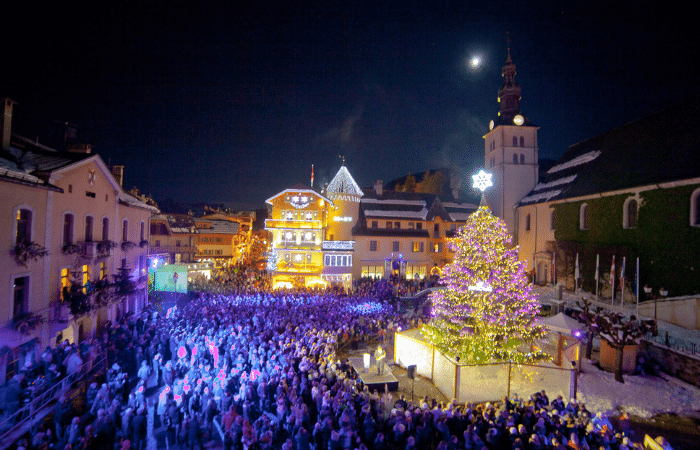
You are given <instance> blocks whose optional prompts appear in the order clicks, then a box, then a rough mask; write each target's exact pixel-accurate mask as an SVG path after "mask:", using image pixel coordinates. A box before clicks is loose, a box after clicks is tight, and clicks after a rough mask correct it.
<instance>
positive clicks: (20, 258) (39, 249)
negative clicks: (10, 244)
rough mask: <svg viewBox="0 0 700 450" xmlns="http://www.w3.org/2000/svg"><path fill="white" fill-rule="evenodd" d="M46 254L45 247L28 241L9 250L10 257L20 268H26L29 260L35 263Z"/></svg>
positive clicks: (47, 252)
mask: <svg viewBox="0 0 700 450" xmlns="http://www.w3.org/2000/svg"><path fill="white" fill-rule="evenodd" d="M48 254H49V251H48V250H46V247H44V246H42V245H39V244H37V243H36V242H30V241H22V242H20V243H18V244H17V245H15V247H14V248H13V249H12V250H10V255H12V256H13V257H14V258H15V262H16V263H17V265H18V266H22V267H27V262H28V261H30V260H31V261H36V260H38V259H39V258H43V257H44V256H47V255H48Z"/></svg>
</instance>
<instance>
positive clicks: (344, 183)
mask: <svg viewBox="0 0 700 450" xmlns="http://www.w3.org/2000/svg"><path fill="white" fill-rule="evenodd" d="M326 193H327V194H329V193H335V194H352V195H358V196H360V197H362V196H363V195H364V193H363V192H362V189H360V186H358V185H357V183H356V182H355V179H354V178H353V177H352V175H350V171H348V169H347V167H345V166H340V169H339V170H338V173H336V174H335V176H334V177H333V179H332V180H331V182H330V183H328V186H327V187H326Z"/></svg>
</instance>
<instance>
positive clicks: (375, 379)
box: [350, 356, 399, 394]
mask: <svg viewBox="0 0 700 450" xmlns="http://www.w3.org/2000/svg"><path fill="white" fill-rule="evenodd" d="M350 364H351V365H352V368H353V369H355V372H357V375H359V377H360V379H361V380H362V382H363V383H364V384H365V386H367V388H369V391H370V392H374V390H375V389H376V390H377V392H379V393H380V394H381V393H382V392H384V385H385V384H386V385H387V386H388V387H389V390H390V391H398V390H399V380H398V379H397V378H396V377H395V376H394V374H393V373H391V367H390V366H389V365H388V364H386V363H385V364H384V373H383V374H382V375H377V363H376V362H375V360H374V356H372V357H371V359H370V366H369V372H367V373H365V366H364V361H363V359H362V358H350Z"/></svg>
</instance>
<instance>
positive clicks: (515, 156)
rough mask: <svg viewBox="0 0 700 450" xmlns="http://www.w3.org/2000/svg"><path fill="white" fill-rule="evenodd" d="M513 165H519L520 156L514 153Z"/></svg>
mask: <svg viewBox="0 0 700 450" xmlns="http://www.w3.org/2000/svg"><path fill="white" fill-rule="evenodd" d="M513 164H518V154H517V153H513Z"/></svg>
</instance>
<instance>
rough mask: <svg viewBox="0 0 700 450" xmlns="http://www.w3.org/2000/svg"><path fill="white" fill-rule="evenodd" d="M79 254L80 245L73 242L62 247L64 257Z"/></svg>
mask: <svg viewBox="0 0 700 450" xmlns="http://www.w3.org/2000/svg"><path fill="white" fill-rule="evenodd" d="M79 252H80V246H79V245H78V244H74V243H72V242H69V243H67V244H64V245H63V247H61V253H63V254H64V255H75V254H77V253H79Z"/></svg>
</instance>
